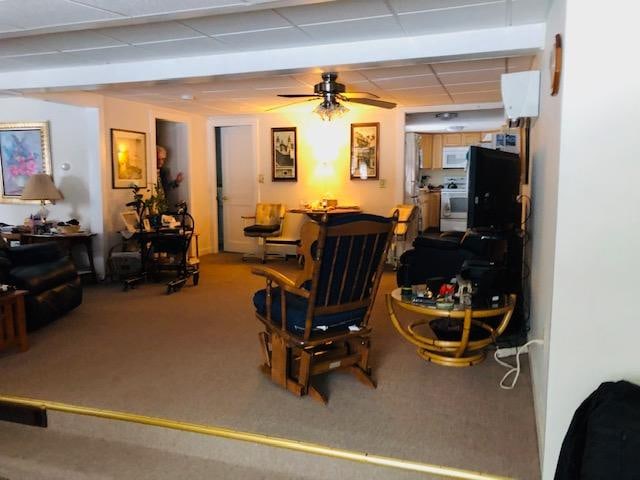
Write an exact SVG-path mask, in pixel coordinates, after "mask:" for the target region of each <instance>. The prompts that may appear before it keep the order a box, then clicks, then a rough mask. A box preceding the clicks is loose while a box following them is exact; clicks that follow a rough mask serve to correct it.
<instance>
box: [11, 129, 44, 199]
mask: <svg viewBox="0 0 640 480" xmlns="http://www.w3.org/2000/svg"><path fill="white" fill-rule="evenodd" d="M36 173H48V174H51V150H50V147H49V122H30V123H0V194H1V196H0V201H1V202H3V203H34V201H30V200H21V199H20V196H21V195H22V190H23V189H24V186H25V185H26V183H27V180H28V179H29V177H30V176H31V175H34V174H36ZM36 203H37V201H36Z"/></svg>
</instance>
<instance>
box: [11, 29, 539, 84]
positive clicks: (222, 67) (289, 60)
mask: <svg viewBox="0 0 640 480" xmlns="http://www.w3.org/2000/svg"><path fill="white" fill-rule="evenodd" d="M544 39H545V24H544V23H537V24H529V25H520V26H515V27H502V28H492V29H484V30H470V31H464V32H454V33H442V34H436V35H421V36H414V37H401V38H389V39H376V40H366V41H360V42H349V43H339V44H330V45H313V46H304V47H291V48H280V49H271V50H262V51H252V52H234V53H224V54H218V55H205V56H194V57H180V58H171V59H157V60H146V61H137V62H123V63H111V64H103V65H85V66H78V67H65V68H50V69H43V70H28V71H8V72H2V73H0V91H2V90H10V89H18V90H23V91H24V90H29V89H65V88H68V89H71V88H81V87H91V86H97V85H106V84H118V83H129V82H150V81H151V82H152V81H162V80H170V79H174V80H175V79H184V78H193V77H204V78H206V77H212V76H219V75H232V74H241V73H257V72H266V71H283V72H286V71H295V70H301V69H309V68H317V67H329V68H331V67H337V66H340V67H342V68H346V67H348V66H349V65H363V64H365V65H375V64H376V63H378V62H390V61H399V62H402V61H403V60H405V61H409V60H418V59H419V60H421V61H429V62H434V61H445V60H455V59H461V58H483V57H484V58H487V57H493V56H495V57H501V56H510V55H523V54H531V53H535V52H536V51H538V50H540V49H542V48H543V47H544Z"/></svg>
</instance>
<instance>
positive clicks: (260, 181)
mask: <svg viewBox="0 0 640 480" xmlns="http://www.w3.org/2000/svg"><path fill="white" fill-rule="evenodd" d="M258 183H264V174H263V173H260V174H259V175H258Z"/></svg>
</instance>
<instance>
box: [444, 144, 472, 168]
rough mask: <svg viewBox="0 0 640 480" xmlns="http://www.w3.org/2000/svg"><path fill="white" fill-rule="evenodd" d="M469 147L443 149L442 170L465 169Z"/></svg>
mask: <svg viewBox="0 0 640 480" xmlns="http://www.w3.org/2000/svg"><path fill="white" fill-rule="evenodd" d="M468 157H469V147H444V148H443V149H442V168H467V158H468Z"/></svg>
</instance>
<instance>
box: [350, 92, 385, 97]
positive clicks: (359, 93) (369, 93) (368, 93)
mask: <svg viewBox="0 0 640 480" xmlns="http://www.w3.org/2000/svg"><path fill="white" fill-rule="evenodd" d="M344 94H345V95H366V96H367V97H372V98H380V97H379V96H378V95H376V94H375V93H371V92H344ZM347 98H348V97H347Z"/></svg>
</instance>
